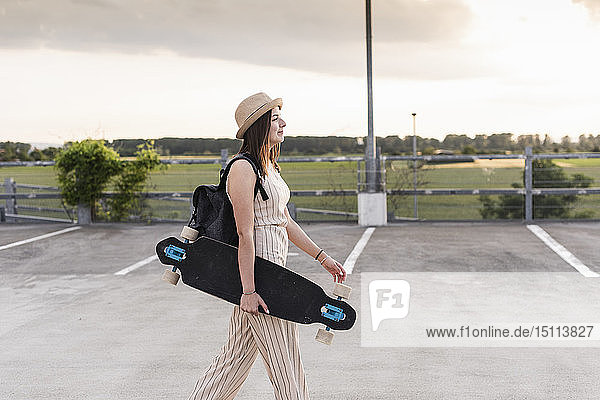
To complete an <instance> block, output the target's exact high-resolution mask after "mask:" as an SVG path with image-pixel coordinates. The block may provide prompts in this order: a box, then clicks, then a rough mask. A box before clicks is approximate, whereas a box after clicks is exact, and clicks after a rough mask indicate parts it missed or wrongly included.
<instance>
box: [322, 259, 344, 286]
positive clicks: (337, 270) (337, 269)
mask: <svg viewBox="0 0 600 400" xmlns="http://www.w3.org/2000/svg"><path fill="white" fill-rule="evenodd" d="M322 265H323V268H325V269H326V270H327V271H328V272H329V273H330V274H331V275H333V281H334V282H339V283H342V282H344V281H345V280H346V270H344V267H343V266H342V264H340V263H339V262H337V261H335V260H334V259H333V258H331V257H327V259H326V260H325V261H323V264H322Z"/></svg>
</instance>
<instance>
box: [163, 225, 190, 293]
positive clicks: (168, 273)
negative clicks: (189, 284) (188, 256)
mask: <svg viewBox="0 0 600 400" xmlns="http://www.w3.org/2000/svg"><path fill="white" fill-rule="evenodd" d="M181 237H182V238H183V239H184V242H185V243H190V242H192V243H193V242H194V241H195V240H196V239H197V238H198V231H197V230H195V229H193V228H190V227H189V226H184V227H183V230H182V231H181ZM165 255H166V256H167V257H169V258H171V259H173V260H175V261H181V260H183V259H184V258H185V250H184V249H182V248H181V247H177V246H173V245H172V244H170V245H169V246H167V248H165ZM176 271H177V267H175V266H173V268H172V269H169V268H167V269H166V270H165V272H164V273H163V276H162V279H163V281H167V282H169V283H170V284H172V285H177V282H179V274H178V273H177V272H176Z"/></svg>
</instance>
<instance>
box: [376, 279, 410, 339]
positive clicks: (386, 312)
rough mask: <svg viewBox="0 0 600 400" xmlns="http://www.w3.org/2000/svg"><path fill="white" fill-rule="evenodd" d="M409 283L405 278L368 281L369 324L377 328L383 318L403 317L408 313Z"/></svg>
mask: <svg viewBox="0 0 600 400" xmlns="http://www.w3.org/2000/svg"><path fill="white" fill-rule="evenodd" d="M409 299H410V285H409V284H408V282H406V281H405V280H383V279H382V280H374V281H371V282H370V283H369V300H370V304H371V326H372V329H373V331H376V330H377V329H378V328H379V324H380V323H381V321H383V320H384V319H393V318H398V319H400V318H405V317H406V316H407V315H408V305H409Z"/></svg>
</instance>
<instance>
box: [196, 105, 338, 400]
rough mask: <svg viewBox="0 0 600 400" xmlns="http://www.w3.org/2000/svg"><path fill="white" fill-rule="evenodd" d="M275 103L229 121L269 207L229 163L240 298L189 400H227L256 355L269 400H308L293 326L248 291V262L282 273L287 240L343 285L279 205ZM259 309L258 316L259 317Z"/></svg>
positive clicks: (332, 263)
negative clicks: (219, 346) (273, 266)
mask: <svg viewBox="0 0 600 400" xmlns="http://www.w3.org/2000/svg"><path fill="white" fill-rule="evenodd" d="M281 107H282V100H281V99H280V98H279V99H275V100H272V99H271V98H270V97H269V96H267V95H266V94H265V93H257V94H255V95H252V96H250V97H248V98H246V99H245V100H244V101H242V102H241V103H240V105H239V106H238V108H237V110H236V112H235V119H236V122H237V124H238V128H239V130H238V132H237V134H236V137H237V138H238V139H243V141H244V142H243V144H242V147H241V149H240V151H239V152H240V153H244V152H247V153H250V154H251V155H252V156H254V159H255V160H257V161H258V164H259V165H258V167H259V171H260V174H261V177H262V182H263V187H264V189H265V191H266V192H267V194H268V195H269V199H268V200H267V201H263V199H262V197H261V196H256V197H255V198H253V195H254V184H255V182H256V174H255V173H254V170H253V168H252V166H251V165H250V163H249V162H248V161H246V160H239V161H236V162H235V163H233V165H232V166H231V169H230V171H229V176H228V177H227V183H226V191H227V195H228V196H229V199H230V200H231V204H232V205H233V213H234V216H235V221H236V226H237V233H238V235H239V246H238V264H239V267H240V276H241V280H242V288H243V294H242V296H241V298H240V305H239V306H237V305H236V306H234V308H233V313H232V315H231V320H230V324H229V338H228V341H227V343H226V344H225V345H224V346H223V348H222V350H221V353H220V354H219V355H218V356H217V357H215V359H214V360H213V362H212V364H211V365H210V367H209V368H208V370H207V371H206V372H205V373H204V375H203V376H202V377H201V378H200V379H199V380H198V382H197V383H196V387H195V388H194V392H193V393H192V394H191V395H190V397H189V399H233V398H234V397H235V395H236V394H237V392H238V391H239V389H240V387H241V386H242V384H243V383H244V380H245V379H246V377H247V376H248V373H249V372H250V368H251V367H252V364H253V363H254V361H255V360H256V357H257V356H258V353H260V355H261V356H262V359H263V362H264V364H265V367H266V369H267V374H268V376H269V379H270V381H271V383H272V385H273V390H274V393H275V398H276V399H286V400H287V399H297V400H303V399H308V398H309V395H308V387H307V385H306V380H305V376H304V369H303V366H302V361H301V358H300V349H299V347H298V326H297V324H296V323H295V322H291V321H287V320H283V319H280V318H276V317H272V316H270V315H268V312H269V305H268V304H265V302H264V300H263V299H262V298H261V297H260V293H257V292H256V291H255V286H254V283H255V282H254V257H255V255H256V256H259V257H262V258H265V259H267V260H270V261H272V262H274V263H277V264H279V265H283V266H285V265H286V259H287V252H288V238H289V240H291V241H292V242H293V243H294V244H295V245H296V246H298V247H299V248H300V249H302V250H303V251H305V252H306V253H308V254H309V255H311V256H312V257H313V258H315V257H316V260H317V261H318V262H319V263H321V265H322V266H323V267H324V268H325V269H326V270H327V271H328V272H329V273H331V274H332V275H333V279H334V281H337V282H343V281H344V280H345V279H346V271H344V268H343V267H342V265H341V264H340V263H339V262H337V261H336V260H334V259H333V258H331V257H330V256H328V255H327V253H325V252H324V251H323V250H322V249H320V248H319V247H318V246H317V245H316V244H315V243H314V242H313V241H312V240H311V239H310V238H309V237H308V236H307V235H306V233H305V232H304V231H303V230H302V228H300V226H299V225H298V224H297V223H296V222H295V221H294V220H293V219H292V218H291V217H290V215H289V213H288V210H287V207H286V204H287V202H288V200H289V198H290V190H289V188H288V186H287V184H286V183H285V181H284V180H283V178H281V176H280V174H279V165H278V164H277V158H278V157H279V148H280V143H282V142H283V128H284V127H285V125H286V124H285V122H284V121H283V119H282V118H281ZM259 307H261V308H262V309H263V310H264V313H259V311H258V309H259Z"/></svg>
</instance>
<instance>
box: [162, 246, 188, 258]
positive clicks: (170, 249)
mask: <svg viewBox="0 0 600 400" xmlns="http://www.w3.org/2000/svg"><path fill="white" fill-rule="evenodd" d="M165 254H166V255H167V257H169V258H171V259H173V260H175V261H182V260H183V259H184V258H185V250H184V249H182V248H181V247H177V246H173V245H172V244H170V245H169V246H167V248H165Z"/></svg>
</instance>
